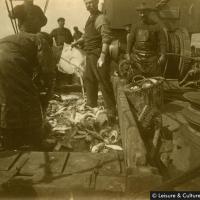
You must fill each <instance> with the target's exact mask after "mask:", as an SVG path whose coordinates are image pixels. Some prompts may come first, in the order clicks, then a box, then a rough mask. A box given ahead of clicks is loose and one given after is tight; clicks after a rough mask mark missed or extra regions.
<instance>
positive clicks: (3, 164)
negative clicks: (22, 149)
mask: <svg viewBox="0 0 200 200" xmlns="http://www.w3.org/2000/svg"><path fill="white" fill-rule="evenodd" d="M19 156H20V153H19V152H14V151H4V152H0V171H8V170H9V169H10V168H11V167H12V165H13V164H14V163H15V161H16V160H17V159H18V158H19Z"/></svg>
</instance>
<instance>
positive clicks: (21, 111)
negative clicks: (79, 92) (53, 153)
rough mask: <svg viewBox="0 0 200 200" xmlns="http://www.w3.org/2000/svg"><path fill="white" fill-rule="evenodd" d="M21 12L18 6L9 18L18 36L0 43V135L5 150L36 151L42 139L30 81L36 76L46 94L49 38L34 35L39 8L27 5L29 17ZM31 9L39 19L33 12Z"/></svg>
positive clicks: (50, 69)
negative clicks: (14, 25) (17, 28)
mask: <svg viewBox="0 0 200 200" xmlns="http://www.w3.org/2000/svg"><path fill="white" fill-rule="evenodd" d="M24 8H25V7H24V5H20V6H18V7H15V8H14V12H13V18H16V19H18V21H19V29H20V32H19V33H18V34H16V35H10V36H7V37H5V38H3V39H1V40H0V135H1V136H3V147H4V148H5V149H18V148H20V147H22V146H24V145H25V146H26V145H28V146H30V147H32V148H33V149H35V150H38V149H40V148H41V144H42V139H43V111H42V105H41V96H40V91H39V89H38V88H37V87H36V84H35V82H34V77H35V75H36V74H39V76H40V80H41V82H42V85H43V87H44V88H45V91H46V92H47V94H49V91H51V89H52V83H53V79H54V70H55V68H54V65H53V60H52V58H53V57H52V51H51V40H50V39H51V38H50V39H49V35H48V34H45V33H38V31H40V29H41V27H42V26H43V25H44V24H45V23H46V22H45V21H46V17H45V16H44V14H43V12H42V11H41V9H38V8H39V7H34V6H33V5H32V6H31V5H30V7H29V8H30V9H32V11H33V12H32V14H31V16H30V15H29V14H30V13H29V14H28V13H27V10H26V9H24ZM35 8H36V10H39V13H40V14H41V15H40V14H39V15H38V12H36V13H35V12H34V11H35ZM33 13H35V14H33ZM41 19H44V21H43V22H41ZM45 98H46V97H45ZM46 99H47V101H48V98H46ZM45 104H46V102H45Z"/></svg>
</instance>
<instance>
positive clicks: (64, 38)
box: [50, 17, 73, 46]
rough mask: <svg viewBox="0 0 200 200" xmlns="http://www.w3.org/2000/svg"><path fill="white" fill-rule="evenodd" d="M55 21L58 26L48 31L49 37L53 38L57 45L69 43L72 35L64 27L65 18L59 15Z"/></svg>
mask: <svg viewBox="0 0 200 200" xmlns="http://www.w3.org/2000/svg"><path fill="white" fill-rule="evenodd" d="M57 21H58V26H59V27H58V28H56V29H54V30H53V31H52V32H51V33H50V35H51V37H52V38H53V39H54V40H55V42H56V45H57V46H63V45H64V43H66V44H71V43H72V42H73V37H72V34H71V31H70V30H69V29H68V28H65V19H64V18H63V17H60V18H59V19H58V20H57Z"/></svg>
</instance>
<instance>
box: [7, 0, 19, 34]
mask: <svg viewBox="0 0 200 200" xmlns="http://www.w3.org/2000/svg"><path fill="white" fill-rule="evenodd" d="M5 4H6V8H7V11H8V16H9V18H10V22H11V24H12V27H13V30H14V33H15V34H17V30H16V29H15V25H14V23H13V20H12V18H11V13H10V9H9V6H8V2H7V0H5Z"/></svg>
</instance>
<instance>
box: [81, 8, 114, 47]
mask: <svg viewBox="0 0 200 200" xmlns="http://www.w3.org/2000/svg"><path fill="white" fill-rule="evenodd" d="M83 38H84V49H85V50H86V51H92V50H94V49H98V48H101V47H102V44H103V43H107V44H110V43H111V41H112V34H111V29H110V26H109V22H108V21H107V19H106V18H105V16H104V15H103V14H101V12H99V11H98V12H97V13H96V14H95V15H91V16H90V17H89V18H88V20H87V22H86V25H85V33H84V35H83Z"/></svg>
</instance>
